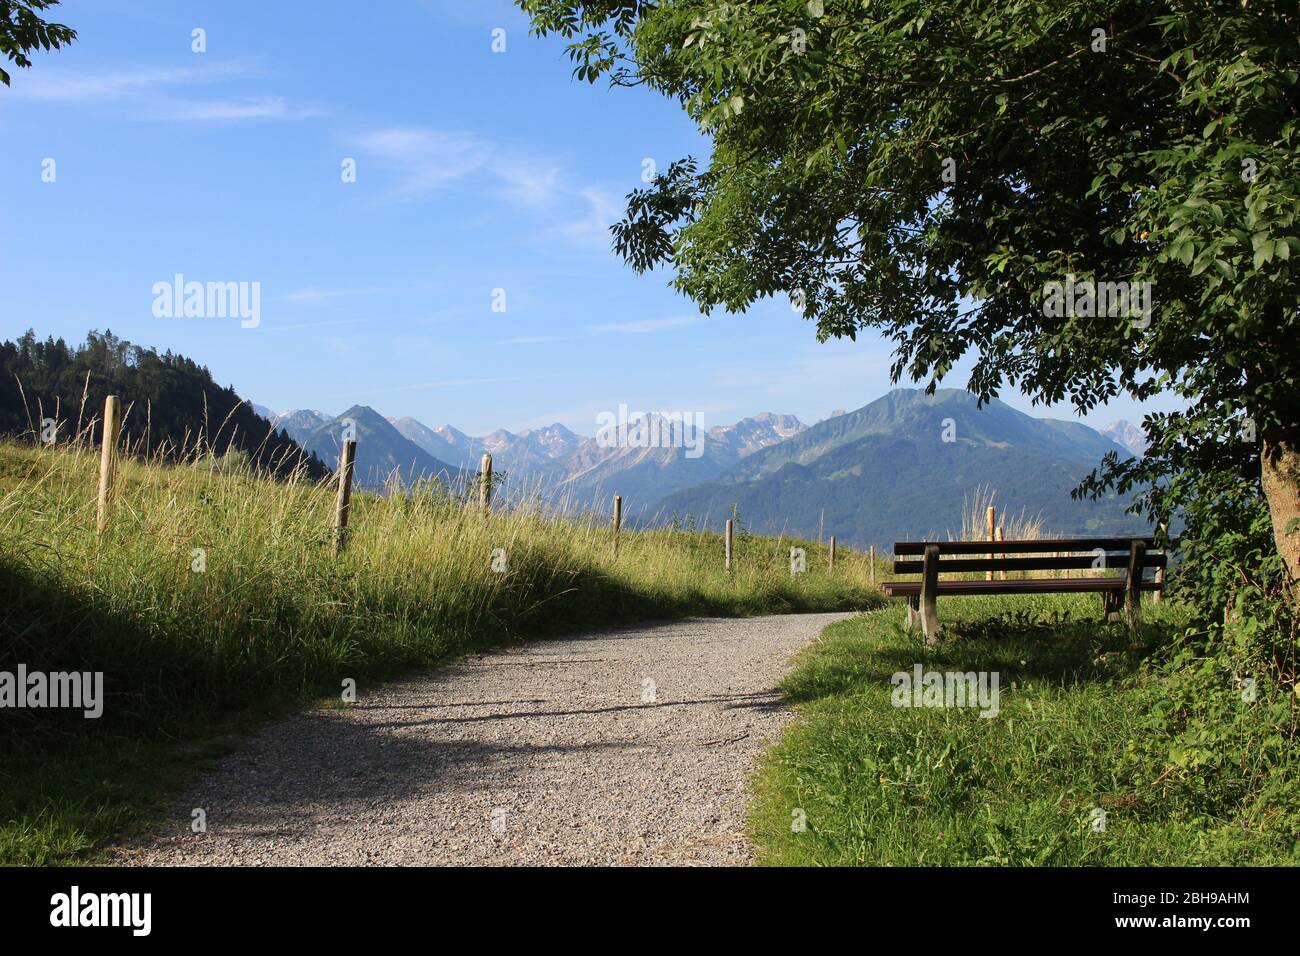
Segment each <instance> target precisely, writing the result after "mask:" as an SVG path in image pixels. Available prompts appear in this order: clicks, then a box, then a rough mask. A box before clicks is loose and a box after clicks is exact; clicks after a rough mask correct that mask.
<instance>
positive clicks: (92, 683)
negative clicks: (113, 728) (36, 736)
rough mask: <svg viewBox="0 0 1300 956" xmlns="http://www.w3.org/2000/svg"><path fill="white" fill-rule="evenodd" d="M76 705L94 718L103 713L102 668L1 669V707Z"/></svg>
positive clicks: (24, 666) (70, 706)
mask: <svg viewBox="0 0 1300 956" xmlns="http://www.w3.org/2000/svg"><path fill="white" fill-rule="evenodd" d="M7 707H12V708H14V709H16V710H23V709H43V708H73V709H77V710H80V711H82V716H84V717H86V718H87V719H88V720H94V719H96V718H98V717H99V716H100V715H102V714H103V713H104V672H103V671H94V672H93V673H92V672H91V671H85V672H82V671H70V672H68V671H55V672H53V673H47V672H46V671H29V670H28V669H27V665H26V664H19V665H18V669H17V670H16V671H0V709H3V708H7Z"/></svg>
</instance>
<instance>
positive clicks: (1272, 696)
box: [751, 595, 1300, 866]
mask: <svg viewBox="0 0 1300 956" xmlns="http://www.w3.org/2000/svg"><path fill="white" fill-rule="evenodd" d="M1143 612H1144V623H1143V628H1142V631H1141V633H1140V635H1139V636H1138V637H1137V638H1136V639H1134V637H1133V636H1131V635H1130V634H1129V632H1128V630H1127V629H1126V628H1125V627H1124V626H1123V625H1122V624H1106V623H1102V614H1101V599H1100V597H1099V596H1097V595H1044V596H1012V597H955V598H954V597H950V598H940V599H939V617H940V620H941V621H942V622H943V623H944V624H945V626H947V627H949V628H950V630H949V631H948V632H947V633H946V635H945V639H944V640H943V642H942V643H941V644H939V645H938V646H935V647H927V646H926V645H925V642H924V640H923V639H922V638H921V637H920V635H919V633H908V631H907V629H906V621H905V615H904V611H903V610H902V607H901V602H900V606H898V607H896V608H894V609H892V610H889V611H884V612H880V613H875V614H866V615H859V616H858V617H855V618H852V619H849V620H846V621H843V622H840V623H838V624H834V625H832V626H831V627H829V628H827V629H826V631H825V632H824V633H823V634H822V636H821V638H820V639H819V640H818V642H817V643H815V644H814V645H812V646H810V647H809V648H808V649H807V650H806V651H805V652H804V653H803V654H802V655H801V657H800V658H799V659H798V662H797V667H796V669H795V671H794V672H793V673H792V674H791V675H790V676H789V677H788V679H787V680H786V681H785V684H784V690H785V691H786V693H787V694H788V695H789V697H790V698H791V699H792V701H793V702H794V704H795V705H796V709H797V711H798V713H799V719H798V720H797V721H796V722H795V723H794V724H792V725H791V727H790V728H789V729H788V730H787V732H786V734H785V736H784V738H783V739H782V740H781V741H780V742H779V744H778V745H777V746H776V747H775V748H774V750H773V751H772V752H771V753H770V754H769V755H768V756H767V759H766V762H765V764H764V766H763V768H762V770H761V772H760V774H759V776H758V778H757V780H756V783H755V790H756V795H757V796H756V801H755V803H754V805H753V808H752V812H751V828H752V832H753V834H754V836H755V839H756V841H757V843H758V846H759V848H760V850H759V859H760V862H762V863H766V864H769V865H832V866H835V865H843V866H856V865H895V866H917V865H921V866H935V865H939V866H946V865H998V866H1013V865H1033V866H1042V865H1056V866H1061V865H1064V866H1088V865H1113V866H1125V865H1148V866H1164V865H1197V866H1209V865H1244V864H1291V865H1294V864H1296V863H1300V842H1298V840H1297V830H1296V823H1297V820H1298V819H1300V814H1298V810H1300V787H1298V786H1297V777H1298V774H1297V770H1298V769H1300V767H1297V761H1296V759H1295V757H1294V756H1293V750H1292V738H1293V737H1294V734H1295V728H1296V718H1295V714H1296V711H1297V706H1296V699H1295V694H1293V693H1291V688H1287V687H1283V688H1269V687H1265V686H1261V687H1259V688H1258V691H1257V697H1256V699H1255V700H1252V701H1247V700H1246V699H1245V698H1244V696H1243V693H1242V691H1241V689H1240V688H1239V687H1237V686H1234V682H1233V680H1232V675H1231V674H1227V673H1220V672H1219V671H1218V665H1217V663H1216V662H1215V661H1214V660H1212V659H1207V658H1196V659H1188V660H1187V661H1186V662H1185V664H1184V666H1182V667H1180V668H1178V669H1175V670H1174V671H1172V672H1171V671H1169V670H1166V669H1163V668H1160V667H1154V666H1152V665H1151V659H1152V656H1153V653H1154V652H1155V651H1156V650H1157V649H1158V648H1164V651H1163V653H1162V654H1161V655H1160V656H1162V657H1167V656H1169V654H1170V649H1169V646H1168V645H1169V642H1170V641H1171V640H1175V638H1176V635H1177V634H1178V633H1179V631H1180V629H1181V628H1182V627H1183V625H1184V624H1185V621H1184V616H1185V613H1186V612H1185V611H1183V610H1182V609H1180V608H1179V606H1178V605H1176V604H1173V603H1171V602H1165V603H1163V604H1161V605H1159V606H1155V605H1153V604H1152V603H1150V599H1149V598H1148V599H1146V600H1145V601H1144V603H1143ZM1175 656H1176V655H1175ZM918 663H919V664H921V665H922V667H923V669H924V670H925V671H941V672H949V671H953V672H967V671H975V672H978V671H987V672H993V671H997V672H999V674H1000V709H999V712H998V714H997V716H995V717H992V718H984V717H981V716H979V713H978V711H977V710H976V709H968V708H954V707H932V708H931V707H919V708H917V707H901V706H894V705H893V701H892V697H891V693H892V691H893V689H894V688H893V685H892V684H891V676H892V675H893V674H894V673H896V672H900V671H902V672H909V673H910V672H912V670H913V667H914V665H916V664H918ZM1287 728H1289V732H1288V730H1287ZM1098 810H1100V811H1102V812H1104V814H1105V817H1104V830H1103V829H1100V828H1099V826H1098V823H1099V822H1100V820H1099V817H1098V815H1097V812H1096V811H1098ZM800 811H801V813H800ZM800 820H802V821H803V826H802V828H800V826H799V825H798V822H799V821H800Z"/></svg>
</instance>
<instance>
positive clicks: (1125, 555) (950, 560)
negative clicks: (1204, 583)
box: [881, 538, 1166, 644]
mask: <svg viewBox="0 0 1300 956" xmlns="http://www.w3.org/2000/svg"><path fill="white" fill-rule="evenodd" d="M1154 546H1155V540H1154V539H1153V538H1050V539H1039V540H1037V541H898V542H895V543H894V573H895V574H919V575H921V580H919V581H889V582H887V583H885V584H884V585H882V587H881V590H883V591H884V592H885V595H886V596H887V597H903V598H907V624H908V627H914V626H915V625H916V621H917V619H918V618H919V619H920V622H921V630H922V632H924V634H925V639H926V641H927V642H928V643H930V644H934V643H936V642H937V641H938V640H939V616H938V613H937V611H936V599H937V598H938V597H939V596H940V595H961V594H1094V593H1095V594H1100V595H1101V596H1102V607H1103V609H1104V612H1105V614H1106V616H1107V618H1108V619H1109V620H1115V619H1117V618H1118V617H1119V615H1120V612H1121V609H1122V611H1123V616H1124V618H1125V619H1126V620H1127V621H1128V624H1129V627H1130V628H1136V627H1137V626H1138V624H1139V623H1140V621H1141V598H1142V592H1143V591H1156V592H1159V591H1161V590H1162V589H1163V588H1164V568H1165V561H1166V558H1165V554H1164V552H1163V551H1156V550H1154ZM991 551H992V552H996V553H998V554H999V555H1000V557H990V556H989V552H991ZM1072 552H1087V553H1085V554H1077V553H1072ZM1008 554H1011V555H1029V557H1007V555H1008ZM976 555H978V557H976ZM1103 568H1105V569H1112V568H1120V569H1123V570H1124V572H1125V573H1124V575H1123V576H1122V577H1121V576H1110V577H1076V578H1018V579H1012V580H998V576H999V574H1000V573H1002V572H1007V571H1076V570H1077V571H1092V570H1098V569H1103ZM1147 568H1155V569H1157V579H1156V580H1154V581H1147V580H1144V579H1143V576H1144V572H1145V571H1146V569H1147ZM978 571H984V572H992V574H991V577H992V580H984V581H980V580H971V579H965V580H960V579H959V580H955V581H954V580H948V581H940V580H939V575H940V574H963V573H964V574H970V573H972V572H978Z"/></svg>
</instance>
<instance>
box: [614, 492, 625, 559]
mask: <svg viewBox="0 0 1300 956" xmlns="http://www.w3.org/2000/svg"><path fill="white" fill-rule="evenodd" d="M622 525H623V496H622V495H615V496H614V557H615V558H617V557H618V529H619V528H620V527H622Z"/></svg>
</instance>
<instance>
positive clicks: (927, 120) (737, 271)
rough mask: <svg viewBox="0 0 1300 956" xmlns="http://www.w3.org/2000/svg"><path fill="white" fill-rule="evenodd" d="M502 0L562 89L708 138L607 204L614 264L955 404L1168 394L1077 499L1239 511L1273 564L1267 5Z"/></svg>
mask: <svg viewBox="0 0 1300 956" xmlns="http://www.w3.org/2000/svg"><path fill="white" fill-rule="evenodd" d="M519 4H520V6H521V7H522V8H523V9H524V11H525V12H526V13H528V14H529V15H530V16H531V18H532V21H533V25H534V29H535V31H536V32H537V33H539V34H551V33H554V34H559V35H561V36H563V37H566V38H568V40H569V41H570V43H569V52H570V55H571V56H572V58H573V60H574V63H575V65H576V66H575V74H576V75H577V76H578V77H580V78H582V79H586V80H589V81H593V82H594V81H596V80H597V79H600V78H602V77H605V78H608V79H610V80H611V81H612V83H613V84H614V85H618V86H632V85H645V86H648V87H650V88H651V89H653V90H656V91H658V92H659V93H662V94H664V95H666V96H670V97H673V98H674V99H676V100H677V101H678V102H679V103H680V104H681V106H682V108H683V110H685V112H686V113H687V114H688V115H689V116H690V117H691V118H692V119H693V120H694V121H695V122H697V123H698V124H699V126H700V128H701V129H702V130H703V131H705V132H706V133H707V134H708V135H709V136H710V138H711V142H712V151H711V155H710V157H709V158H708V159H707V161H703V162H702V161H699V160H696V159H694V158H689V157H688V158H685V159H682V160H680V161H678V162H675V163H673V164H672V165H671V166H669V167H668V168H667V169H666V170H665V171H664V172H663V173H662V175H660V176H659V177H658V178H657V179H656V180H655V181H654V182H653V183H652V184H650V186H649V188H647V189H644V190H639V191H637V192H634V193H632V194H631V195H630V196H629V202H628V211H627V217H626V219H625V220H624V221H623V222H621V223H619V224H617V225H616V226H615V227H614V240H615V247H616V249H617V250H618V251H619V252H620V253H621V254H622V255H623V256H624V257H625V258H626V260H627V261H628V262H629V263H630V264H631V265H632V266H633V267H634V268H636V269H637V270H646V269H651V268H654V267H655V266H659V265H666V266H669V267H671V268H672V269H673V270H674V278H673V283H674V284H675V285H676V287H677V288H678V289H680V290H681V291H683V292H685V293H686V294H688V295H689V296H690V297H691V298H693V299H694V300H695V301H696V302H697V303H698V304H699V305H700V306H701V307H702V308H703V309H705V310H706V311H707V310H709V309H712V308H715V307H719V306H721V307H723V308H725V309H727V310H730V311H741V310H744V309H745V308H747V307H748V306H750V305H751V304H752V303H754V302H755V301H756V300H758V299H761V298H764V297H767V296H787V295H788V296H791V297H793V298H794V300H795V301H796V303H798V304H799V305H802V306H803V308H804V310H805V314H806V316H807V317H808V318H810V319H813V320H815V321H816V323H817V334H818V336H819V337H820V338H821V339H825V338H828V337H831V336H836V337H848V338H853V337H855V336H856V334H857V333H858V331H859V330H862V329H868V328H872V329H877V330H879V331H880V332H882V333H883V334H884V335H886V336H888V337H890V338H891V339H892V340H893V343H894V346H895V361H894V365H893V375H894V379H895V381H897V380H898V379H899V378H901V377H902V376H904V375H906V376H908V377H910V378H912V379H914V380H917V381H926V382H927V384H931V385H933V383H934V382H935V381H936V380H938V379H939V378H941V377H943V376H944V375H945V374H946V373H947V372H948V371H949V370H950V369H951V368H952V367H953V365H954V364H955V363H956V362H957V361H958V360H959V359H961V358H962V357H964V356H968V357H970V358H972V359H973V371H972V372H971V375H970V379H969V382H968V383H967V386H968V388H969V389H970V390H971V391H972V392H974V393H976V394H977V395H979V396H980V397H981V398H988V397H991V396H996V395H997V394H998V391H999V390H1000V389H1002V388H1005V387H1009V386H1015V387H1018V388H1020V389H1022V390H1023V391H1024V392H1025V393H1026V394H1027V395H1029V396H1031V397H1032V398H1033V399H1034V400H1035V401H1036V402H1059V401H1069V402H1071V403H1072V404H1073V405H1074V406H1075V407H1076V408H1077V409H1079V410H1080V411H1087V410H1089V409H1092V408H1095V407H1097V406H1098V405H1099V404H1100V403H1102V402H1104V401H1105V400H1106V399H1108V398H1111V397H1113V396H1116V395H1119V394H1125V393H1126V394H1128V395H1130V396H1132V397H1133V398H1136V399H1139V400H1142V399H1147V398H1150V397H1152V396H1153V395H1155V394H1156V393H1157V392H1159V391H1161V390H1168V391H1172V392H1173V393H1175V394H1176V395H1178V396H1179V397H1180V398H1181V399H1183V400H1185V403H1186V407H1185V410H1184V411H1180V412H1178V413H1176V414H1169V415H1164V414H1162V415H1153V416H1149V417H1148V418H1147V419H1146V421H1145V425H1146V428H1147V431H1148V433H1149V436H1150V437H1151V438H1152V439H1153V446H1152V449H1151V451H1150V453H1149V454H1148V456H1147V457H1146V458H1145V459H1144V460H1142V461H1132V460H1128V461H1120V460H1116V459H1111V460H1108V461H1106V462H1105V463H1103V465H1102V467H1101V468H1100V469H1099V472H1098V473H1097V474H1095V475H1094V476H1093V479H1092V481H1091V483H1090V484H1089V485H1088V486H1086V487H1085V488H1083V489H1081V492H1088V491H1091V492H1096V491H1097V490H1098V489H1100V488H1102V487H1107V486H1114V485H1118V486H1121V487H1124V486H1132V485H1134V484H1141V485H1142V486H1145V487H1147V488H1148V489H1149V490H1148V493H1147V495H1146V497H1145V499H1144V505H1143V507H1144V509H1145V510H1146V511H1147V513H1148V514H1149V515H1150V516H1151V517H1153V518H1155V519H1156V520H1158V521H1167V520H1168V519H1169V516H1170V514H1171V513H1174V512H1176V511H1179V510H1182V509H1185V508H1186V507H1187V506H1189V505H1190V504H1191V503H1193V502H1196V503H1197V507H1202V508H1203V507H1205V506H1206V502H1207V500H1208V501H1212V500H1213V497H1214V496H1216V495H1223V494H1225V493H1228V494H1231V495H1234V496H1236V497H1235V498H1234V504H1233V507H1239V506H1240V505H1241V500H1240V496H1241V495H1243V494H1244V495H1247V496H1250V495H1253V496H1254V498H1255V500H1256V501H1257V502H1259V501H1262V500H1265V499H1266V501H1267V504H1268V507H1269V508H1270V509H1271V522H1268V523H1271V529H1272V534H1273V537H1274V543H1275V546H1276V548H1277V551H1278V552H1279V553H1280V554H1281V556H1282V558H1283V559H1284V560H1285V563H1286V565H1287V566H1288V567H1289V569H1290V572H1291V574H1292V575H1293V576H1296V575H1300V535H1298V534H1297V533H1296V526H1297V519H1300V485H1298V483H1297V477H1298V476H1300V387H1298V386H1300V382H1298V381H1297V379H1298V378H1300V328H1297V316H1296V309H1297V275H1298V273H1297V264H1296V262H1300V238H1298V230H1297V227H1296V213H1297V209H1300V204H1298V200H1300V160H1298V158H1297V157H1298V156H1300V154H1298V153H1297V145H1298V144H1297V109H1298V108H1300V90H1298V89H1297V77H1298V76H1300V41H1298V40H1297V36H1298V35H1300V14H1298V13H1297V8H1296V5H1295V4H1294V3H1285V2H1267V0H1203V2H1189V0H1152V2H1134V0H1021V2H1010V0H824V2H823V0H811V2H802V0H798V2H796V0H750V2H745V3H721V2H716V0H659V2H641V0H519ZM1293 260H1296V261H1293ZM1051 283H1059V284H1061V286H1064V287H1066V288H1067V289H1073V291H1074V292H1076V293H1078V292H1080V290H1082V291H1083V294H1082V295H1080V296H1079V297H1077V298H1076V297H1075V296H1068V297H1064V296H1061V295H1058V294H1057V291H1056V287H1054V286H1051V285H1050V284H1051ZM1097 283H1130V284H1136V285H1135V286H1133V289H1134V291H1135V293H1137V292H1141V291H1142V290H1145V289H1149V290H1150V292H1151V298H1150V300H1149V305H1150V308H1149V310H1145V309H1141V308H1140V306H1142V304H1143V301H1142V300H1141V298H1140V296H1138V295H1136V294H1135V296H1134V297H1133V298H1131V299H1129V300H1127V301H1121V302H1120V303H1119V304H1117V303H1116V302H1115V301H1114V300H1113V299H1112V300H1110V301H1108V302H1107V303H1106V306H1107V307H1101V308H1099V307H1098V302H1097V299H1096V296H1095V295H1094V296H1093V297H1092V299H1091V301H1089V297H1088V295H1087V292H1088V290H1092V292H1094V293H1096V292H1098V291H1100V290H1101V289H1102V288H1105V289H1108V290H1110V291H1117V290H1118V288H1119V287H1117V286H1111V285H1107V286H1104V287H1103V286H1099V285H1097ZM1145 283H1150V284H1151V285H1150V286H1145V285H1144V284H1145ZM1063 298H1064V303H1063V302H1062V299H1063ZM1098 313H1100V314H1098ZM1261 494H1262V495H1263V496H1264V499H1261V498H1260V495H1261ZM1206 496H1209V498H1208V499H1207V497H1206ZM1261 507H1262V505H1261ZM1205 526H1206V527H1208V526H1209V525H1205Z"/></svg>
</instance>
